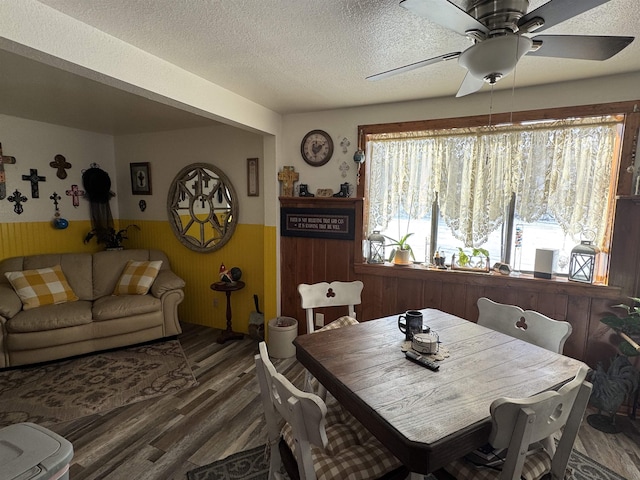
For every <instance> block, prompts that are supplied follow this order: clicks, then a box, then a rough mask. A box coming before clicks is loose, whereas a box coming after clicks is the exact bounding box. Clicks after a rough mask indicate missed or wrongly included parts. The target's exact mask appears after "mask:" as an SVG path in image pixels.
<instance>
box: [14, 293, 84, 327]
mask: <svg viewBox="0 0 640 480" xmlns="http://www.w3.org/2000/svg"><path fill="white" fill-rule="evenodd" d="M87 323H91V302H88V301H86V300H79V301H77V302H70V303H64V304H61V305H45V306H43V307H38V308H34V309H31V310H23V311H22V312H20V313H18V314H17V315H16V316H15V317H13V318H12V319H11V320H9V321H7V324H6V325H7V331H8V332H10V333H26V332H41V331H47V330H55V329H58V328H66V327H74V326H77V325H84V324H87Z"/></svg>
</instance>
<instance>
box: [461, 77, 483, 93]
mask: <svg viewBox="0 0 640 480" xmlns="http://www.w3.org/2000/svg"><path fill="white" fill-rule="evenodd" d="M483 85H484V80H483V79H481V78H478V77H474V76H473V75H471V72H467V74H466V75H465V77H464V80H462V85H460V89H459V90H458V93H456V97H464V96H465V95H469V94H471V93H475V92H477V91H478V90H480V89H481V88H482V87H483Z"/></svg>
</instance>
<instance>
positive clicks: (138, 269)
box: [113, 260, 162, 295]
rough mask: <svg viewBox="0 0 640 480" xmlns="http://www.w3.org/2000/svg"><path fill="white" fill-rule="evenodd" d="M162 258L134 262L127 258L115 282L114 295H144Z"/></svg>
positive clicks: (156, 274) (156, 272)
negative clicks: (152, 260)
mask: <svg viewBox="0 0 640 480" xmlns="http://www.w3.org/2000/svg"><path fill="white" fill-rule="evenodd" d="M161 266H162V260H157V261H154V262H135V261H133V260H129V261H128V262H127V264H126V265H125V267H124V270H123V271H122V274H121V275H120V278H119V279H118V283H116V288H115V289H114V291H113V294H114V295H146V294H147V292H148V291H149V289H150V288H151V285H152V284H153V281H154V280H155V279H156V277H157V276H158V272H159V271H160V267H161Z"/></svg>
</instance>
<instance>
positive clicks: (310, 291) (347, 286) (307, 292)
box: [298, 280, 364, 333]
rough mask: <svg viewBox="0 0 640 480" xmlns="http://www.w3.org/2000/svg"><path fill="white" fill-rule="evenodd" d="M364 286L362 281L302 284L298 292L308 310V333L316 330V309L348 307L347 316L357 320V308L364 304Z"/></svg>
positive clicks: (303, 306) (303, 305)
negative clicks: (362, 297) (362, 296)
mask: <svg viewBox="0 0 640 480" xmlns="http://www.w3.org/2000/svg"><path fill="white" fill-rule="evenodd" d="M363 287H364V284H363V283H362V282H361V281H360V280H356V281H353V282H331V283H327V282H320V283H314V284H307V283H301V284H300V285H298V292H299V293H300V298H301V299H302V308H304V309H305V310H306V317H307V333H312V332H313V331H314V330H315V321H314V308H325V307H343V306H344V307H347V315H348V316H350V317H353V318H356V310H355V306H356V305H360V303H362V299H361V294H362V288H363Z"/></svg>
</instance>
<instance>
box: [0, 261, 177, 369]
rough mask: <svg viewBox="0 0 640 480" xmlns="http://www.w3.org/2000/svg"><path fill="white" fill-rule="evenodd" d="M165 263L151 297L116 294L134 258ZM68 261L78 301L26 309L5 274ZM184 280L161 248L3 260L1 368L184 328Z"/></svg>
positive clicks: (166, 334) (66, 266)
mask: <svg viewBox="0 0 640 480" xmlns="http://www.w3.org/2000/svg"><path fill="white" fill-rule="evenodd" d="M129 260H135V261H153V260H162V266H161V268H160V272H159V273H158V276H157V277H156V279H155V281H154V282H153V285H152V286H151V289H150V290H149V293H148V294H146V295H121V296H115V295H112V292H113V290H114V288H115V286H116V283H117V282H118V279H119V277H120V274H121V272H122V271H123V269H124V267H125V265H126V263H127V261H129ZM55 265H61V266H62V271H63V273H64V275H65V277H66V279H67V281H68V282H69V285H70V286H71V288H72V289H73V291H74V292H75V294H76V295H77V296H78V297H79V300H78V301H75V302H68V303H62V304H58V305H45V306H39V307H36V308H32V309H30V310H23V309H22V302H21V300H20V297H18V295H17V294H16V293H15V291H14V290H13V288H12V286H11V284H10V283H9V281H8V280H7V279H6V277H5V276H4V273H5V272H11V271H23V270H32V269H36V268H45V267H53V266H55ZM184 285H185V283H184V280H182V279H181V278H180V277H178V276H177V275H176V274H175V273H173V272H172V271H171V269H170V265H169V260H168V259H167V256H166V255H165V254H164V253H163V252H160V251H158V250H120V251H102V252H97V253H94V254H90V253H64V254H45V255H31V256H25V257H13V258H7V259H4V260H2V261H0V368H5V367H12V366H16V365H25V364H31V363H39V362H45V361H49V360H56V359H60V358H66V357H70V356H74V355H80V354H84V353H88V352H94V351H98V350H106V349H110V348H115V347H122V346H126V345H133V344H137V343H141V342H146V341H149V340H154V339H158V338H163V337H170V336H173V335H177V334H178V333H180V332H181V329H180V324H179V322H178V304H180V302H182V300H183V298H184V292H183V288H184Z"/></svg>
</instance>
